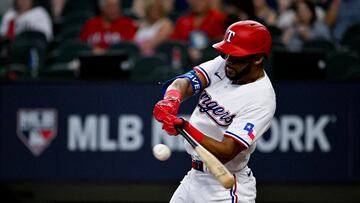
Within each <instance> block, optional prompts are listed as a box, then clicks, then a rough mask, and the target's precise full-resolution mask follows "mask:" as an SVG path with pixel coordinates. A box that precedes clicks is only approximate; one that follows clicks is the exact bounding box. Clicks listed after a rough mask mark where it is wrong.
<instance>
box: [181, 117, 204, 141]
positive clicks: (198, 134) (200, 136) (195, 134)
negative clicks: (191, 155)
mask: <svg viewBox="0 0 360 203" xmlns="http://www.w3.org/2000/svg"><path fill="white" fill-rule="evenodd" d="M184 130H186V132H188V133H189V134H190V135H191V137H192V138H194V140H196V141H197V142H198V143H201V142H202V141H203V140H204V138H205V135H204V134H203V133H202V132H200V131H199V130H198V129H196V128H195V127H194V126H192V125H191V124H190V123H189V122H188V121H186V122H185V126H184Z"/></svg>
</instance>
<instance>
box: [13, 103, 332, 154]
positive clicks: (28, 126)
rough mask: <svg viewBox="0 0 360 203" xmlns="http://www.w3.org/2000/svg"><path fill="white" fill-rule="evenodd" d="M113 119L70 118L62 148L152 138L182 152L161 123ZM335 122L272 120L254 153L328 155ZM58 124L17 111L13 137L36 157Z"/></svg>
mask: <svg viewBox="0 0 360 203" xmlns="http://www.w3.org/2000/svg"><path fill="white" fill-rule="evenodd" d="M184 117H185V118H186V117H188V116H186V115H185V116H184ZM111 118H112V117H110V116H109V115H106V114H103V115H86V116H80V115H69V116H68V117H67V127H66V129H65V131H63V132H62V133H66V140H67V143H66V146H67V149H66V150H69V151H72V152H76V151H78V152H86V151H92V152H95V151H97V152H115V151H123V152H136V151H138V150H140V149H141V148H143V147H147V148H148V147H149V146H144V145H145V144H144V143H145V139H149V137H150V139H151V146H154V145H156V144H158V143H164V144H166V145H168V146H169V147H170V148H171V149H172V151H178V152H183V151H185V148H184V142H183V139H182V138H181V137H180V136H177V137H173V136H168V135H167V134H165V132H164V131H163V130H162V129H161V124H160V123H158V122H157V121H156V120H154V119H152V120H151V122H152V123H151V132H148V131H146V130H145V129H144V120H143V119H142V117H141V116H139V115H136V114H124V115H119V116H118V117H117V118H116V122H111ZM110 123H112V124H115V125H113V126H111V125H110ZM334 124H336V117H335V116H331V115H320V116H316V117H315V116H313V115H308V116H305V117H300V116H298V115H281V116H279V117H278V118H274V119H273V121H272V125H271V128H270V131H269V134H268V135H267V136H266V137H262V138H260V139H259V140H258V141H257V150H258V151H259V152H262V153H271V152H274V151H279V152H289V151H294V152H312V151H314V150H315V148H316V147H317V148H318V149H319V150H320V151H321V152H324V153H326V152H330V151H331V143H330V141H329V139H328V135H327V133H326V132H327V131H326V129H327V127H328V126H329V125H334ZM57 126H58V119H57V111H56V110H55V109H19V110H18V112H17V135H18V137H19V138H20V140H21V141H22V142H23V143H24V144H25V146H26V147H27V148H28V149H29V150H30V151H31V153H32V154H34V155H35V156H39V155H40V154H41V153H42V152H43V151H44V150H45V149H46V148H47V147H48V146H49V145H50V143H51V142H52V141H54V142H56V140H54V139H55V137H56V135H57ZM329 134H331V133H329Z"/></svg>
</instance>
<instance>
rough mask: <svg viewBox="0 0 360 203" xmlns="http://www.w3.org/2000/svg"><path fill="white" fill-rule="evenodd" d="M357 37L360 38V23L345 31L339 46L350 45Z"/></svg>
mask: <svg viewBox="0 0 360 203" xmlns="http://www.w3.org/2000/svg"><path fill="white" fill-rule="evenodd" d="M358 36H360V23H356V24H353V25H352V26H350V27H349V28H348V29H347V30H346V31H345V33H344V35H343V37H342V39H341V44H343V45H350V44H351V43H352V40H353V39H354V38H356V37H358Z"/></svg>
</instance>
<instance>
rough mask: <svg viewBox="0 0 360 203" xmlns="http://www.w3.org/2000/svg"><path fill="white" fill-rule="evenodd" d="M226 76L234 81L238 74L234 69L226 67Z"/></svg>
mask: <svg viewBox="0 0 360 203" xmlns="http://www.w3.org/2000/svg"><path fill="white" fill-rule="evenodd" d="M225 75H226V77H228V78H229V79H233V78H235V77H236V75H237V72H236V71H235V70H234V69H232V68H229V67H226V68H225Z"/></svg>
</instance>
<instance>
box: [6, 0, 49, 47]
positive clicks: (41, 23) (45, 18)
mask: <svg viewBox="0 0 360 203" xmlns="http://www.w3.org/2000/svg"><path fill="white" fill-rule="evenodd" d="M29 30H31V31H40V32H42V33H44V34H45V36H46V38H47V40H48V41H50V40H52V38H53V33H52V23H51V18H50V16H49V15H48V13H47V12H46V11H45V9H44V8H42V7H40V6H37V5H36V3H35V0H15V4H14V7H13V8H10V9H9V10H8V11H7V12H6V13H5V14H4V16H3V18H2V22H1V27H0V35H1V36H3V37H5V38H6V39H8V40H11V39H13V38H14V37H15V36H16V35H17V34H19V33H21V32H23V31H29Z"/></svg>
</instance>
